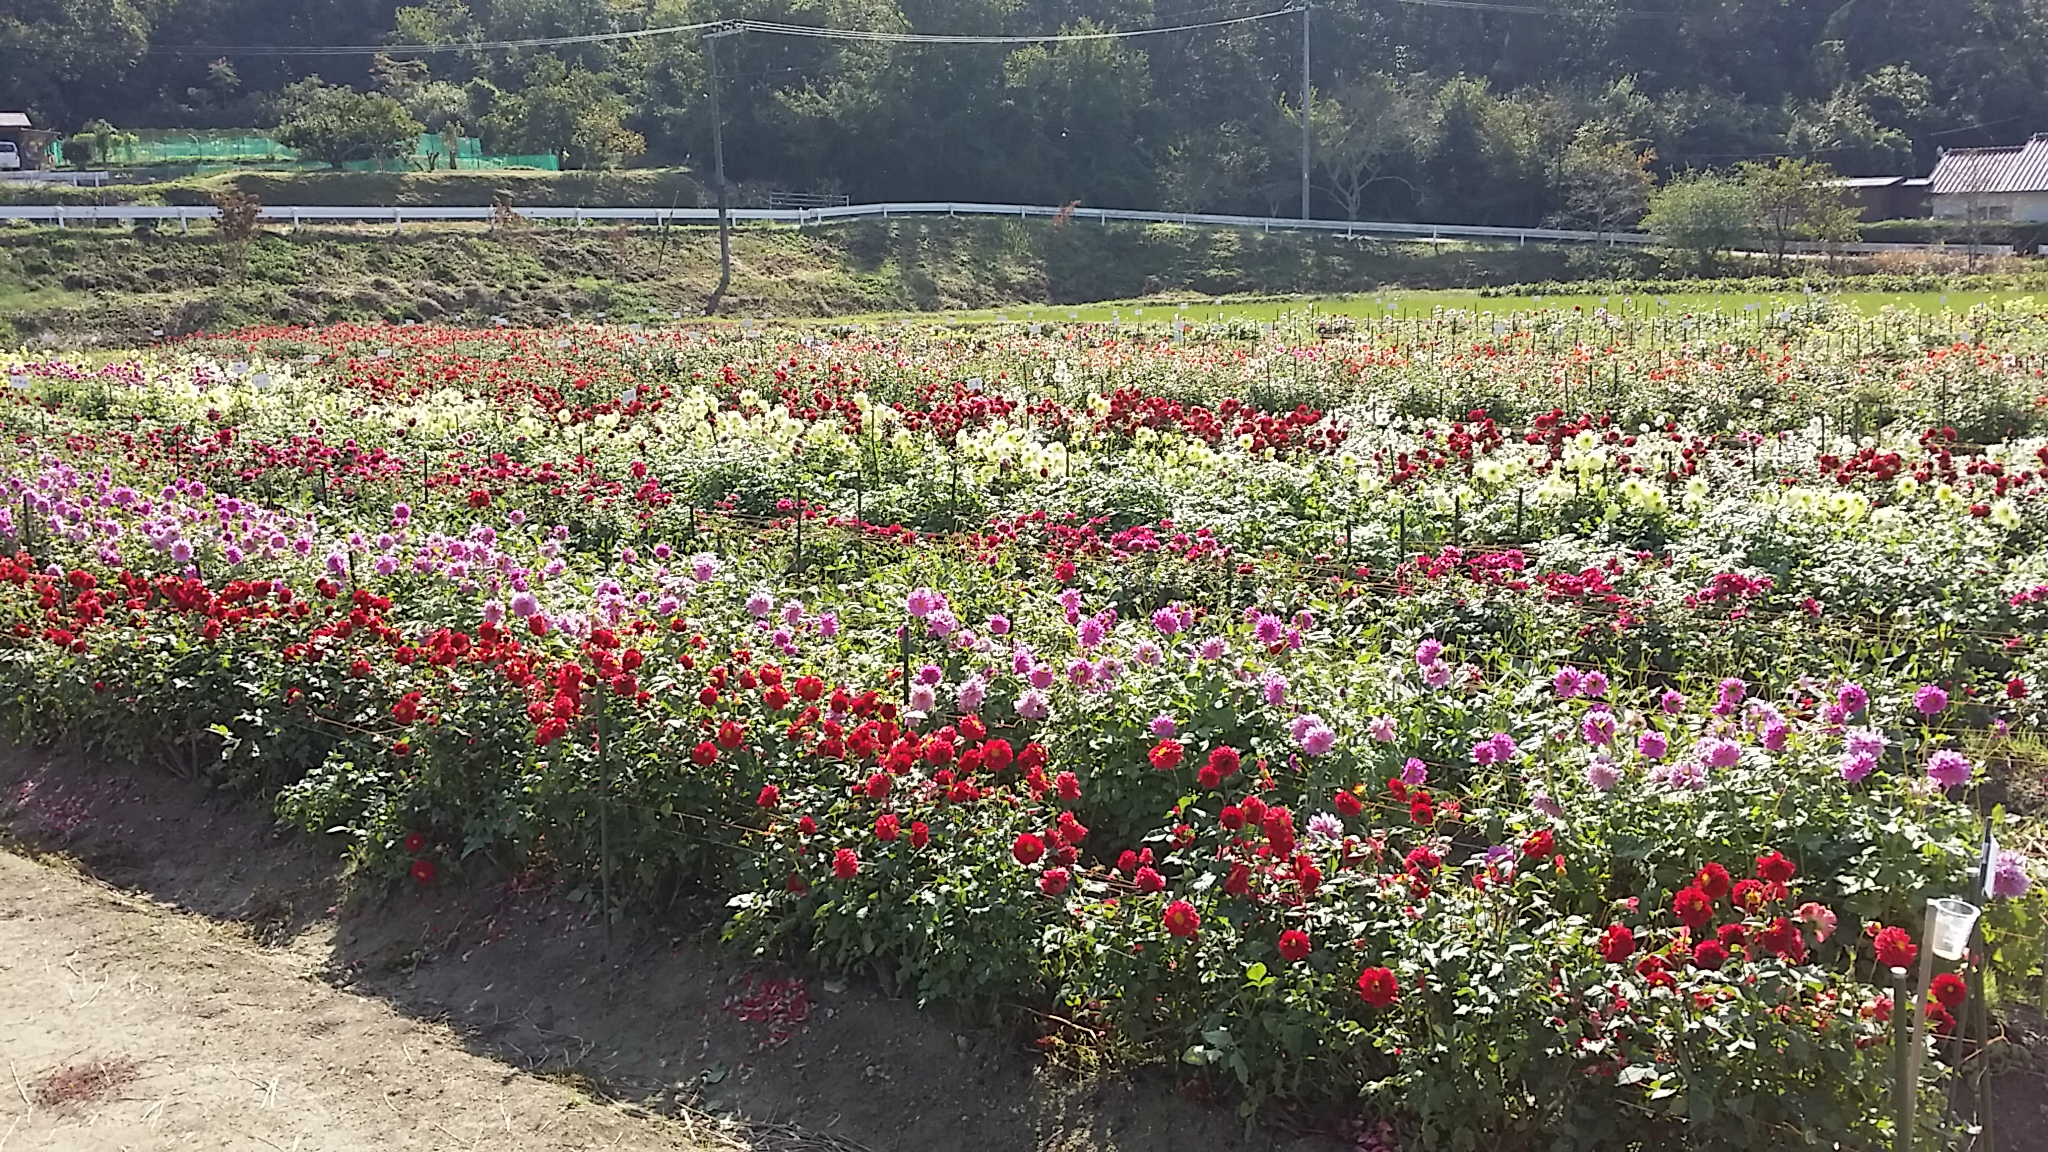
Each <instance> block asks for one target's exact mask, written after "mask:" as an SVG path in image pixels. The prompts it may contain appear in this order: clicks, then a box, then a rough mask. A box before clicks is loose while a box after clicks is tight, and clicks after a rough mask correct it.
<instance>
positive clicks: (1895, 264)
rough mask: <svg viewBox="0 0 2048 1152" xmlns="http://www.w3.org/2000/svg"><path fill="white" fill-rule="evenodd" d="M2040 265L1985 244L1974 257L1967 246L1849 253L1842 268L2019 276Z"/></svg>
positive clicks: (1849, 270)
mask: <svg viewBox="0 0 2048 1152" xmlns="http://www.w3.org/2000/svg"><path fill="white" fill-rule="evenodd" d="M2038 267H2039V265H2038V264H2034V263H2030V262H2028V261H2026V260H2023V259H2021V258H2020V257H2018V256H2014V255H2013V254H2012V250H2011V249H2010V248H1997V249H1993V248H1991V247H1989V246H1985V247H1984V248H1983V249H1981V250H1980V251H1979V252H1978V254H1977V256H1976V258H1975V259H1974V260H1972V259H1971V257H1970V255H1969V252H1968V250H1967V249H1966V248H1957V249H1956V250H1954V251H1952V252H1873V253H1871V254H1870V255H1867V256H1846V257H1843V258H1842V260H1841V265H1840V270H1841V271H1842V272H1843V273H1847V274H1853V275H1879V276H1924V275H1929V274H1934V275H1961V274H1966V273H1968V274H1976V275H1980V276H1999V275H2017V274H2019V273H2023V272H2031V271H2034V270H2036V269H2037V268H2038Z"/></svg>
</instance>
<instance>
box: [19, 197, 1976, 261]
mask: <svg viewBox="0 0 2048 1152" xmlns="http://www.w3.org/2000/svg"><path fill="white" fill-rule="evenodd" d="M517 212H518V214H519V215H520V216H521V217H522V218H524V219H528V220H558V221H566V222H569V223H571V224H572V225H576V226H581V225H583V224H601V223H602V224H622V223H642V224H653V225H658V226H663V227H665V226H667V225H670V224H709V223H713V222H715V221H716V220H717V219H718V210H717V209H716V208H520V209H517ZM216 215H218V211H217V210H216V209H214V208H212V207H209V206H198V205H193V206H169V207H150V206H141V205H131V204H122V205H106V206H100V205H86V204H80V205H62V204H55V205H48V204H40V205H0V221H9V220H19V221H24V222H27V223H38V224H51V225H55V226H56V227H59V228H63V227H66V226H68V225H72V224H94V223H134V222H137V221H143V220H150V221H156V222H159V223H175V224H177V225H178V227H179V229H180V230H181V231H182V230H185V229H188V228H190V226H191V224H192V222H193V221H195V220H210V219H212V218H213V217H215V216H216ZM731 215H732V218H733V219H734V220H737V221H755V222H766V223H775V224H790V225H795V226H797V227H804V226H806V225H818V224H829V223H835V222H838V221H842V220H889V219H896V218H902V217H914V216H993V217H1009V218H1015V219H1020V220H1028V219H1050V218H1053V217H1058V216H1062V215H1064V216H1065V217H1066V218H1067V219H1069V220H1072V221H1075V222H1094V223H1104V224H1107V223H1133V224H1177V225H1183V226H1187V227H1204V228H1241V229H1249V230H1252V231H1259V232H1289V231H1292V232H1322V233H1327V234H1334V235H1341V236H1347V237H1369V238H1380V239H1403V240H1429V241H1443V240H1488V241H1496V242H1509V243H1515V244H1529V243H1537V244H1607V245H1632V246H1640V245H1645V244H1650V243H1654V238H1653V237H1652V236H1650V234H1649V233H1647V232H1589V231H1583V230H1577V229H1569V228H1502V227H1492V226H1487V225H1479V224H1411V223H1406V222H1403V221H1390V220H1296V219H1289V218H1286V217H1275V216H1225V215H1218V214H1215V213H1206V212H1138V211H1131V210H1127V209H1120V208H1073V209H1062V208H1055V207H1051V206H1049V205H1042V204H978V203H966V202H960V203H955V202H948V201H930V202H906V203H897V204H847V205H839V206H831V207H820V208H734V209H732V210H731ZM262 218H263V219H264V220H265V221H267V222H269V223H273V224H289V225H291V226H292V227H293V228H297V227H299V226H301V225H303V224H311V223H367V224H389V225H391V226H392V227H393V228H394V229H397V230H399V231H403V230H404V228H405V226H406V225H407V224H426V223H448V222H459V221H476V222H492V221H495V220H496V218H497V209H494V208H472V207H463V208H428V207H421V208H398V207H379V206H369V205H364V206H341V205H327V204H306V205H265V206H264V208H263V211H262ZM1946 247H1947V246H1945V245H1940V244H1843V245H1838V246H1835V247H1834V248H1832V249H1824V248H1823V246H1821V245H1817V244H1804V243H1802V244H1794V245H1793V246H1792V249H1793V250H1794V251H1800V252H1817V251H1823V250H1832V251H1836V252H1848V253H1859V254H1867V253H1876V252H1918V251H1933V250H1942V249H1945V248H1946Z"/></svg>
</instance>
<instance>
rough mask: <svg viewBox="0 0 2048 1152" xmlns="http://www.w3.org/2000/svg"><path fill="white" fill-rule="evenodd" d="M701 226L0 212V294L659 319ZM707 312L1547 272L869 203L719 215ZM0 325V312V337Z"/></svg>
mask: <svg viewBox="0 0 2048 1152" xmlns="http://www.w3.org/2000/svg"><path fill="white" fill-rule="evenodd" d="M717 259H718V244H717V237H716V234H715V233H714V232H713V231H711V230H710V229H703V228H690V229H682V228H678V229H672V230H670V231H669V232H668V233H667V234H666V235H663V234H662V233H661V232H660V231H659V230H656V229H653V228H648V227H633V228H606V229H598V228H583V229H574V228H571V227H568V226H566V225H526V226H522V227H517V228H513V229H509V230H505V231H501V232H498V233H496V234H493V233H490V232H487V231H486V230H485V229H484V228H483V227H482V226H441V227H424V228H410V227H409V228H408V229H407V230H406V231H405V233H404V234H402V235H396V234H393V232H392V231H391V230H390V229H339V228H322V229H319V230H313V229H308V230H306V231H304V232H301V233H299V234H297V235H291V234H287V233H283V232H279V231H276V230H272V231H270V232H268V233H267V234H265V235H263V236H260V237H259V238H257V239H256V240H254V241H252V242H250V243H248V244H246V245H235V244H229V243H223V242H222V241H221V240H220V239H219V238H218V237H217V236H215V235H214V234H213V233H212V232H211V230H210V229H199V228H195V229H194V230H193V232H192V233H191V234H190V235H188V236H181V235H177V234H175V233H171V232H166V231H158V232H155V233H150V232H134V231H130V230H128V229H126V228H111V227H110V228H71V229H66V230H63V231H58V230H54V229H33V230H31V229H26V228H17V229H10V230H0V315H5V316H7V317H8V318H9V319H10V321H11V326H12V328H13V329H14V333H15V335H16V336H17V337H19V338H33V337H42V336H48V337H50V338H52V339H58V340H62V341H65V342H80V343H134V342H137V341H138V340H147V339H148V338H149V337H150V335H151V333H152V331H154V330H159V329H160V330H162V331H164V332H165V333H167V334H174V333H182V332H190V331H195V330H198V329H219V328H223V327H230V326H237V325H245V324H262V323H320V322H325V321H337V320H388V321H401V320H407V319H413V320H447V321H454V322H471V323H482V322H486V321H488V320H489V319H490V318H491V317H494V316H502V317H504V318H505V319H506V320H508V321H510V322H513V323H546V322H549V321H551V320H558V319H560V318H561V317H562V314H563V313H568V314H570V315H571V316H573V317H574V318H576V319H578V320H590V319H593V318H595V317H596V315H597V314H598V313H600V312H601V313H605V314H606V317H607V318H608V319H612V320H619V321H623V320H652V319H664V320H666V319H670V318H673V317H675V316H676V315H677V314H681V315H683V316H686V317H687V316H694V315H696V314H698V313H700V312H701V311H702V309H703V306H704V303H705V301H706V300H707V299H708V297H709V295H710V292H711V289H712V287H713V285H714V284H715V282H716V280H717V275H718V265H717ZM733 262H734V280H733V286H732V290H731V292H730V293H729V294H728V296H727V300H726V304H725V307H724V308H723V309H722V312H723V314H725V315H730V316H748V317H759V318H767V317H775V318H793V317H821V316H840V315H854V314H880V313H894V312H933V311H947V310H958V309H977V308H980V309H994V308H1001V307H1008V306H1016V305H1054V304H1068V303H1083V302H1091V301H1101V300H1118V299H1124V298H1128V297H1140V296H1154V295H1158V294H1161V293H1187V294H1199V295H1202V296H1203V297H1205V298H1208V297H1215V296H1218V295H1225V294H1234V293H1254V294H1275V293H1301V294H1310V295H1325V294H1337V293H1346V292H1369V291H1373V290H1376V289H1385V288H1395V287H1399V288H1437V289H1442V288H1452V287H1465V288H1474V289H1476V288H1478V287H1480V286H1484V285H1489V284H1494V285H1498V284H1512V283H1518V282H1523V281H1528V280H1532V279H1541V278H1546V277H1554V276H1559V275H1562V274H1563V272H1564V257H1563V255H1562V254H1561V253H1559V252H1557V251H1555V250H1549V249H1541V248H1535V247H1531V248H1527V249H1514V248H1485V249H1482V248H1465V247H1457V246H1452V245H1444V246H1443V247H1442V248H1441V249H1432V247H1431V246H1430V245H1427V244H1400V245H1395V244H1380V243H1370V242H1364V241H1346V240H1344V239H1342V238H1338V237H1325V236H1313V237H1304V236H1294V235H1286V234H1281V233H1273V234H1262V233H1253V232H1237V231H1220V230H1213V231H1212V230H1201V229H1187V228H1178V227H1171V226H1141V225H1111V226H1108V227H1104V226H1101V225H1086V224H1075V225H1072V226H1069V227H1067V228H1064V229H1055V228H1053V227H1052V226H1051V225H1050V224H1049V223H1047V222H1043V221H1032V222H1021V221H1005V220H987V219H979V220H967V219H961V220H945V219H932V220H917V221H887V222H882V221H865V222H857V223H850V224H843V225H835V226H831V227H828V228H824V229H809V230H801V231H800V230H797V229H794V228H786V227H750V228H743V229H739V230H738V231H736V233H735V236H734V261H733ZM5 335H6V333H4V332H0V337H4V336H5Z"/></svg>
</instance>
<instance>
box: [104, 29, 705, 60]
mask: <svg viewBox="0 0 2048 1152" xmlns="http://www.w3.org/2000/svg"><path fill="white" fill-rule="evenodd" d="M723 23H725V21H721V20H707V21H704V22H702V23H697V24H665V25H662V26H660V27H656V28H629V29H626V30H623V31H619V32H592V33H587V34H585V35H581V36H535V37H529V38H527V39H523V40H477V41H464V42H462V43H459V44H328V45H318V44H244V45H233V44H151V45H149V46H148V47H146V48H144V49H143V51H144V52H146V53H152V54H161V55H166V56H373V55H376V54H378V53H386V54H390V55H416V54H424V53H434V52H490V51H497V50H500V49H517V48H554V47H558V46H565V45H574V44H608V43H612V42H614V41H619V40H637V39H641V38H643V37H648V36H679V35H682V34H685V33H689V32H701V31H703V30H704V29H706V28H716V27H718V26H719V25H720V24H723ZM109 47H111V45H110V46H109Z"/></svg>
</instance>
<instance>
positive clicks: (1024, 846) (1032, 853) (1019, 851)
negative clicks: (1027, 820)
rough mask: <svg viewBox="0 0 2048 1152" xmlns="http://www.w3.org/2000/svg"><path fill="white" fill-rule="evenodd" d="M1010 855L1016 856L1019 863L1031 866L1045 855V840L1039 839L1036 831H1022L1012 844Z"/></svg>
mask: <svg viewBox="0 0 2048 1152" xmlns="http://www.w3.org/2000/svg"><path fill="white" fill-rule="evenodd" d="M1010 855H1012V856H1014V857H1016V859H1017V863H1019V864H1022V865H1024V866H1025V867H1027V868H1029V867H1030V866H1031V865H1033V864H1036V863H1038V858H1039V857H1040V856H1043V855H1045V841H1044V840H1041V839H1039V837H1038V833H1036V832H1024V833H1020V834H1019V835H1018V837H1017V839H1016V842H1015V843H1013V844H1011V845H1010Z"/></svg>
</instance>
